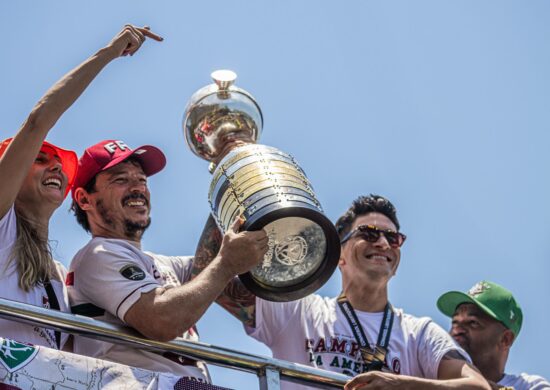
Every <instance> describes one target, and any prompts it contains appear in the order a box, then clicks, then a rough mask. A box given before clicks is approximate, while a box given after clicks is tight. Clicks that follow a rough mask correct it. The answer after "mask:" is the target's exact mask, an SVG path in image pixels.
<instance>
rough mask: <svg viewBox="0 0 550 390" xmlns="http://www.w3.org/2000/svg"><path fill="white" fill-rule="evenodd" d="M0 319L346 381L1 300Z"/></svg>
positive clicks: (325, 384)
mask: <svg viewBox="0 0 550 390" xmlns="http://www.w3.org/2000/svg"><path fill="white" fill-rule="evenodd" d="M0 318H4V319H8V320H15V321H18V322H24V323H28V324H32V325H39V326H42V327H47V328H52V329H55V330H58V331H62V332H65V333H71V334H75V335H79V336H84V337H89V338H93V339H96V340H101V341H107V342H110V343H116V344H125V345H129V346H132V347H139V348H142V349H147V350H150V351H156V352H159V351H160V352H172V353H176V354H180V355H184V356H186V357H191V358H194V359H198V360H204V361H206V362H207V363H211V364H215V365H219V366H223V367H227V368H233V369H238V370H241V371H247V372H255V373H258V372H259V371H260V370H262V369H264V370H265V368H266V367H270V368H271V369H275V370H277V371H279V373H280V375H281V380H283V379H284V380H288V381H291V382H295V383H300V384H315V385H316V386H317V387H319V385H321V387H322V388H334V387H338V388H341V387H342V386H343V385H344V384H345V383H346V381H347V380H349V377H347V376H345V375H343V374H338V373H334V372H330V371H324V370H320V369H317V368H313V367H309V366H305V365H302V364H297V363H291V362H287V361H285V360H280V359H274V358H270V357H266V356H260V355H253V354H248V353H245V352H241V351H236V350H232V349H229V348H224V347H219V346H214V345H211V344H207V343H202V342H192V341H187V340H183V339H179V338H178V339H175V340H173V341H170V342H161V341H155V340H150V339H147V338H144V337H143V336H142V335H140V334H139V333H138V332H136V331H135V330H133V329H131V328H128V327H124V326H119V325H114V324H111V323H108V322H104V321H98V320H94V319H93V318H89V317H84V316H80V315H75V314H70V313H63V312H60V311H57V310H50V309H46V308H42V307H38V306H33V305H28V304H25V303H21V302H15V301H11V300H8V299H3V298H0ZM0 336H1V335H0Z"/></svg>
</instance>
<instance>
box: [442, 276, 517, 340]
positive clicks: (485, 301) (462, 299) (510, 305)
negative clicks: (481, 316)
mask: <svg viewBox="0 0 550 390" xmlns="http://www.w3.org/2000/svg"><path fill="white" fill-rule="evenodd" d="M463 303H473V304H474V305H476V306H477V307H479V308H480V309H481V310H483V311H484V312H485V313H487V314H488V315H489V316H490V317H492V318H494V319H495V320H497V321H499V322H501V323H502V324H503V325H504V326H505V327H507V328H508V329H510V330H511V331H512V333H514V336H516V337H517V336H518V334H519V331H520V329H521V323H522V322H523V313H522V312H521V307H520V306H519V305H518V303H517V302H516V300H515V299H514V296H513V295H512V293H511V292H510V291H508V290H507V289H505V288H504V287H502V286H500V285H498V284H496V283H493V282H488V281H486V280H483V281H481V282H479V283H477V284H476V285H475V286H473V287H472V288H471V289H470V290H469V291H468V292H467V293H463V292H461V291H449V292H447V293H445V294H443V295H442V296H440V297H439V299H438V300H437V308H438V309H439V310H440V311H441V312H442V313H443V314H445V315H446V316H448V317H452V316H453V315H454V313H455V311H456V308H457V307H458V306H459V305H461V304H463Z"/></svg>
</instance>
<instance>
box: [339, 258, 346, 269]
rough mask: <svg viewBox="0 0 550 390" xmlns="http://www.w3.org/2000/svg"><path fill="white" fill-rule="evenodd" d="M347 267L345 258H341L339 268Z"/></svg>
mask: <svg viewBox="0 0 550 390" xmlns="http://www.w3.org/2000/svg"><path fill="white" fill-rule="evenodd" d="M344 265H346V260H345V259H344V257H343V256H340V259H339V260H338V267H339V268H342V266H344Z"/></svg>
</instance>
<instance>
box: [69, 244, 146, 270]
mask: <svg viewBox="0 0 550 390" xmlns="http://www.w3.org/2000/svg"><path fill="white" fill-rule="evenodd" d="M138 252H139V249H138V248H136V247H135V246H133V245H132V244H130V243H128V242H127V241H125V240H118V239H108V238H101V237H95V238H92V239H91V240H90V241H89V242H88V243H87V244H86V245H85V246H84V247H82V249H80V250H79V251H78V252H77V253H76V254H75V256H74V258H73V261H72V262H71V268H74V267H77V266H79V265H83V264H84V263H88V262H89V261H90V260H93V261H94V263H96V264H97V262H99V263H101V262H108V261H109V259H110V258H112V257H130V258H133V257H135V256H136V255H137V254H138Z"/></svg>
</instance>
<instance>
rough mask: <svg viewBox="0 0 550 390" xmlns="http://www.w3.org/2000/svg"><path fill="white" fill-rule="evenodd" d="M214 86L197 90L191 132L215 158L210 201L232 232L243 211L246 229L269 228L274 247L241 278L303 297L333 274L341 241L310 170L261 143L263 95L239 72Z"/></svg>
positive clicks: (268, 293) (265, 294)
mask: <svg viewBox="0 0 550 390" xmlns="http://www.w3.org/2000/svg"><path fill="white" fill-rule="evenodd" d="M212 78H213V79H214V82H215V83H214V84H211V85H208V86H206V87H204V88H202V89H200V90H198V91H197V92H195V94H193V96H192V97H191V100H190V102H189V104H188V105H187V108H186V111H185V117H184V121H183V129H184V133H185V139H186V141H187V144H188V146H189V148H190V149H191V151H192V152H193V153H195V154H196V155H197V156H199V157H201V158H203V159H205V160H207V161H210V172H211V173H212V174H213V178H212V182H211V184H210V190H209V193H208V199H209V202H210V206H211V211H212V215H213V217H214V218H215V220H216V222H217V224H218V226H219V228H220V229H221V230H222V232H225V231H226V230H227V229H228V228H229V227H230V226H231V224H232V222H233V221H234V220H235V218H236V217H237V216H238V215H242V216H243V217H244V218H245V222H244V225H243V229H244V230H259V229H264V230H265V231H266V233H267V235H268V237H269V244H268V245H269V250H268V252H267V253H266V255H265V256H264V259H263V261H262V262H261V263H260V264H259V265H258V266H256V267H255V268H254V269H252V270H251V271H250V272H247V273H245V274H242V275H239V278H240V279H241V281H242V282H243V284H244V285H245V286H246V287H247V288H248V289H249V290H250V291H252V292H253V293H254V294H256V295H257V296H259V297H260V298H264V299H267V300H270V301H290V300H294V299H299V298H302V297H304V296H306V295H308V294H310V293H312V292H313V291H315V290H316V289H318V288H319V287H320V286H322V285H323V284H324V283H325V282H326V281H327V280H328V279H329V278H330V276H331V275H332V273H333V272H334V270H335V268H336V266H337V264H338V259H339V257H340V240H339V238H338V234H337V233H336V229H335V228H334V226H333V224H332V223H331V221H330V220H329V219H328V218H327V217H326V216H325V215H324V214H323V210H322V208H321V205H320V204H319V202H318V201H317V198H316V197H315V193H314V191H313V188H312V186H311V183H310V182H309V180H308V178H307V176H306V174H305V173H304V171H303V170H302V169H301V168H300V166H299V165H298V164H297V163H296V161H295V160H294V158H293V157H292V156H290V155H289V154H287V153H285V152H282V151H280V150H278V149H276V148H273V147H270V146H265V145H258V144H256V141H257V140H258V138H259V136H260V133H261V131H262V127H263V116H262V112H261V110H260V107H259V106H258V104H257V103H256V100H255V99H254V98H253V97H252V95H250V94H249V93H248V92H247V91H245V90H243V89H240V88H237V87H236V86H234V85H233V83H234V81H235V79H236V74H235V73H233V72H231V71H216V72H214V73H212Z"/></svg>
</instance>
